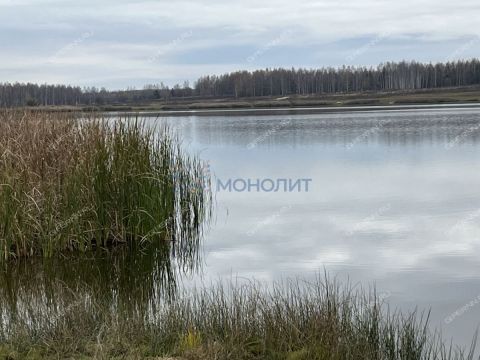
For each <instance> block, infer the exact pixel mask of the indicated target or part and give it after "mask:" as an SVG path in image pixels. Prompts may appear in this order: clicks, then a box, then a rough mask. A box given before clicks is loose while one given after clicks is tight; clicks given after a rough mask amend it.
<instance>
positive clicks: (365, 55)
mask: <svg viewBox="0 0 480 360" xmlns="http://www.w3.org/2000/svg"><path fill="white" fill-rule="evenodd" d="M479 17H480V2H479V1H478V0H459V1H450V0H402V1H398V0H396V1H391V0H383V1H381V0H380V1H379V0H342V1H334V0H323V1H321V0H296V1H292V0H288V1H286V0H241V1H240V0H236V1H231V0H191V1H186V0H170V1H163V0H160V1H125V0H115V1H113V0H98V1H92V0H87V1H70V0H59V1H55V0H36V1H33V0H0V49H1V56H0V82H5V81H10V82H12V81H21V82H27V81H30V82H42V83H43V82H47V83H65V84H75V85H81V86H97V87H102V86H104V87H106V88H110V89H117V88H126V87H129V86H130V87H132V86H135V87H142V86H143V85H144V84H147V83H159V82H161V81H163V82H164V83H165V84H168V85H172V84H174V83H176V82H179V83H183V81H185V80H189V81H193V80H195V79H196V78H197V77H199V76H201V75H205V74H220V73H224V72H227V71H233V70H238V69H255V68H265V67H280V66H281V67H292V66H293V67H309V68H310V67H323V66H341V65H343V64H346V65H377V64H378V63H381V62H385V61H389V60H402V59H406V60H413V59H415V60H419V61H424V62H429V61H433V62H435V61H446V60H452V59H458V58H470V57H476V56H479V51H478V50H479V48H480V38H479V35H480V31H479V30H478V18H479Z"/></svg>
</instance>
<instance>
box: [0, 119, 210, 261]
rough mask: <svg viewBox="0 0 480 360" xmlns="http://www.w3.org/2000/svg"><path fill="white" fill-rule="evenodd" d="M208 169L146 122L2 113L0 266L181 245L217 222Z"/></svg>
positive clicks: (189, 247)
mask: <svg viewBox="0 0 480 360" xmlns="http://www.w3.org/2000/svg"><path fill="white" fill-rule="evenodd" d="M208 181H209V179H208V178H207V177H206V176H205V174H203V170H202V165H201V163H200V161H198V160H197V159H196V158H192V157H189V156H187V155H185V154H184V153H183V152H182V150H181V148H180V146H179V142H178V141H177V140H176V138H175V137H174V136H172V135H171V134H170V133H169V131H168V129H165V128H161V129H158V128H151V127H148V126H146V124H145V123H144V122H142V121H140V120H138V119H134V118H126V117H124V118H120V119H117V120H116V121H110V120H106V119H102V118H98V117H96V116H88V117H85V116H84V117H78V116H77V115H75V114H61V113H47V112H20V111H7V110H4V111H2V112H1V113H0V261H1V262H5V261H8V260H10V259H13V258H21V257H29V256H34V255H42V256H44V257H51V256H53V255H54V254H57V253H59V252H71V251H81V252H85V251H89V250H92V249H94V248H99V247H104V248H105V247H110V246H115V245H118V244H122V243H143V242H146V241H148V242H152V241H168V240H174V241H173V242H174V243H175V246H176V247H177V248H178V249H180V250H182V251H186V252H194V250H195V248H196V246H197V242H198V237H199V234H200V232H201V228H202V224H203V222H204V221H205V219H206V218H207V217H208V215H209V206H208V204H209V201H210V199H211V196H210V195H209V194H208V191H206V189H208V186H207V184H206V183H207V182H208Z"/></svg>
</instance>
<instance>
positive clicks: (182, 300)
mask: <svg viewBox="0 0 480 360" xmlns="http://www.w3.org/2000/svg"><path fill="white" fill-rule="evenodd" d="M55 288H56V290H57V291H58V292H59V293H61V294H62V296H60V297H58V298H57V300H56V302H55V304H54V306H53V305H52V304H51V305H48V304H45V306H39V303H38V298H37V297H33V296H25V297H24V298H23V299H22V301H21V302H20V303H17V306H16V307H15V309H16V311H15V312H12V311H10V312H8V311H6V309H11V307H9V305H8V300H7V299H5V298H3V297H2V298H1V299H0V300H1V302H2V303H1V305H2V307H1V309H3V313H2V316H3V318H4V319H5V323H4V324H3V326H1V327H0V356H4V357H5V358H9V359H24V358H30V359H37V358H52V359H63V358H79V359H81V358H85V359H86V358H97V359H112V358H118V359H143V358H156V359H162V358H164V357H173V358H176V359H287V360H301V359H305V360H307V359H338V360H343V359H352V360H353V359H355V360H356V359H365V360H372V359H378V360H380V359H391V360H394V359H402V360H415V359H471V358H472V354H471V353H462V352H461V351H457V350H454V349H452V348H450V347H449V346H446V345H445V343H444V342H443V341H442V340H441V338H440V337H439V336H436V335H434V334H432V333H430V332H429V330H428V327H427V321H426V320H427V316H423V317H421V316H419V314H409V315H403V314H401V313H398V312H395V313H392V312H389V311H388V310H387V309H386V307H385V306H383V305H382V304H381V303H380V300H379V298H378V297H376V296H375V294H374V293H371V292H366V291H363V290H361V289H358V288H357V289H355V288H352V287H349V286H340V285H338V284H336V283H334V282H331V281H321V280H320V279H319V280H317V281H316V282H314V283H306V282H302V281H291V282H285V283H282V284H277V285H275V286H274V287H269V288H268V289H267V288H264V287H262V286H260V285H259V284H248V285H241V284H227V285H225V284H223V285H222V284H217V285H216V286H213V287H210V288H204V289H198V290H196V291H188V292H185V293H183V294H178V295H177V297H176V299H175V300H174V301H166V302H164V303H162V304H158V303H157V304H152V303H150V304H147V303H145V304H144V305H145V306H136V307H135V309H134V311H129V312H122V311H121V310H122V308H121V307H118V306H116V305H114V303H112V302H111V300H109V301H105V299H106V298H102V297H100V296H96V293H95V292H94V291H92V289H86V288H82V287H81V286H77V287H76V288H75V289H69V288H65V286H64V284H61V283H58V284H57V285H56V286H55ZM50 291H52V289H50ZM37 295H38V294H37ZM102 299H104V300H102ZM6 301H7V303H6Z"/></svg>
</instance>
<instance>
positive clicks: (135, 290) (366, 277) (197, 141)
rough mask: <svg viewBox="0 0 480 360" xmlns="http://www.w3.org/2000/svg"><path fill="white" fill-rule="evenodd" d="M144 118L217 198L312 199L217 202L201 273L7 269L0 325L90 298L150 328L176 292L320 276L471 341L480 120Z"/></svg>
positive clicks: (479, 259) (136, 261)
mask: <svg viewBox="0 0 480 360" xmlns="http://www.w3.org/2000/svg"><path fill="white" fill-rule="evenodd" d="M146 119H147V120H146V121H147V123H148V124H150V125H152V126H153V125H156V126H160V125H161V124H169V125H170V126H171V127H172V128H173V129H174V130H176V131H177V132H178V133H179V135H180V137H181V138H182V139H183V143H184V145H185V147H186V149H187V150H188V151H189V152H191V153H194V154H198V155H199V156H200V157H201V158H202V159H204V160H205V161H206V162H208V164H209V166H210V171H211V173H212V176H213V185H214V186H213V190H214V191H215V190H216V186H215V185H216V182H217V180H220V181H222V182H226V181H228V180H229V179H312V181H311V183H310V187H309V191H308V192H305V191H302V192H283V191H280V192H257V191H251V192H229V191H225V190H223V191H216V192H215V199H216V206H215V209H214V210H215V211H214V212H215V220H214V221H213V223H212V224H211V226H210V229H209V230H208V232H207V233H206V235H205V238H204V239H203V241H202V243H201V249H200V254H199V255H200V256H199V258H200V259H201V260H200V263H197V261H190V260H192V259H189V258H188V256H186V257H185V256H177V257H176V258H173V259H172V258H170V256H169V255H168V250H167V251H166V252H165V251H163V252H162V251H157V250H158V249H157V250H153V251H149V250H148V249H144V251H143V253H138V252H122V250H121V249H119V252H120V254H115V252H114V253H113V254H110V255H105V254H104V255H103V258H99V259H98V258H93V257H91V256H90V255H89V254H87V255H85V256H84V257H79V258H78V259H74V260H72V259H52V260H49V261H42V260H41V259H36V260H33V261H27V262H25V263H22V264H21V265H19V266H13V267H11V268H10V269H9V271H7V272H6V273H4V272H1V273H0V275H1V276H2V278H1V279H0V283H1V284H2V286H0V319H2V321H1V325H2V326H7V327H8V323H9V321H14V320H15V319H16V317H21V318H25V319H26V322H27V323H29V322H31V324H32V325H31V326H37V325H36V324H37V322H38V324H39V325H38V326H40V325H41V324H44V323H45V322H47V323H48V321H50V320H51V319H56V318H58V317H61V316H62V314H64V313H65V312H66V311H69V310H70V309H71V308H72V306H76V305H75V304H77V303H78V299H80V300H82V301H84V302H85V301H86V302H88V301H90V300H89V299H90V296H91V294H98V295H96V296H99V297H102V298H105V299H107V300H106V301H108V302H109V303H111V304H112V306H111V308H112V311H115V312H118V313H121V314H126V315H125V316H127V315H128V314H138V313H140V314H145V317H146V318H150V317H151V316H155V313H156V309H157V308H158V306H161V303H162V299H163V298H164V296H165V295H166V294H173V296H175V293H176V291H177V290H178V289H179V288H181V287H183V286H185V287H190V286H192V285H196V284H206V285H207V286H208V285H209V284H211V283H212V282H216V281H217V280H219V279H225V280H231V279H232V277H233V278H236V279H245V281H249V280H251V279H256V280H258V281H264V282H266V283H267V284H268V283H271V282H272V281H274V280H281V279H285V278H291V277H297V276H298V277H301V278H303V279H307V280H308V279H311V278H313V277H315V276H317V275H318V274H319V273H323V271H324V270H326V271H327V272H328V273H329V274H330V275H331V276H336V277H338V279H339V280H340V281H347V280H349V281H350V282H351V283H353V284H357V283H358V284H362V285H364V286H365V287H368V286H372V285H374V284H375V286H376V287H377V291H378V293H379V295H380V296H381V298H383V299H385V300H386V301H387V302H388V303H389V304H390V305H391V306H393V307H400V308H401V309H404V310H408V311H411V310H414V309H415V308H418V309H422V310H423V309H426V310H428V309H431V316H430V319H431V325H432V327H433V328H437V329H439V330H441V331H442V332H443V334H444V335H445V336H446V337H447V338H453V340H454V343H457V344H459V345H467V344H469V343H470V340H471V338H472V335H473V333H474V331H475V329H476V328H477V327H478V326H479V325H480V298H479V296H480V231H479V230H480V221H479V220H480V190H479V184H480V171H479V170H480V109H466V108H459V109H437V110H427V109H423V110H402V111H386V110H382V111H375V112H373V111H372V112H355V113H353V112H352V113H335V114H321V115H279V116H271V115H258V114H257V115H253V114H252V115H251V116H228V117H225V116H210V117H208V116H202V117H198V116H189V117H147V118H146ZM192 255H195V254H192ZM193 257H194V258H195V259H197V256H193ZM179 266H180V268H179ZM72 304H73V305H72ZM17 313H18V314H19V315H17ZM32 314H33V315H32ZM32 319H33V320H36V321H33V320H32ZM39 319H43V320H42V321H39Z"/></svg>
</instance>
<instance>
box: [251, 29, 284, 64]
mask: <svg viewBox="0 0 480 360" xmlns="http://www.w3.org/2000/svg"><path fill="white" fill-rule="evenodd" d="M292 32H293V31H292V30H285V31H284V32H282V33H281V34H280V36H278V37H277V38H276V39H274V40H272V41H270V42H268V43H266V44H265V45H263V46H262V47H260V48H259V49H258V50H257V51H255V52H254V53H253V54H252V55H250V56H249V57H247V62H248V63H253V62H254V61H255V60H256V59H257V58H259V57H260V56H262V55H263V54H265V53H266V52H267V51H269V50H270V49H272V48H274V47H275V46H278V45H279V44H280V43H282V42H284V41H285V40H286V39H287V38H289V37H290V36H291V35H292Z"/></svg>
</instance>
